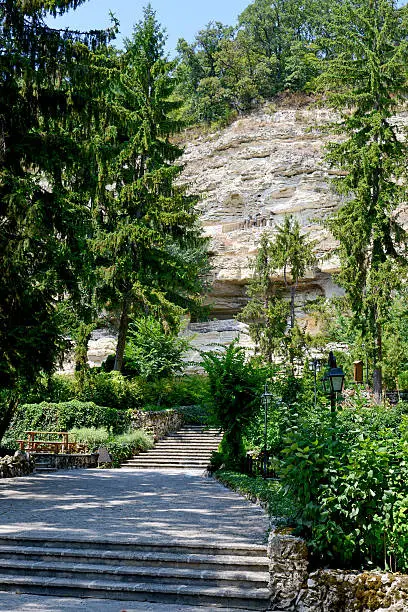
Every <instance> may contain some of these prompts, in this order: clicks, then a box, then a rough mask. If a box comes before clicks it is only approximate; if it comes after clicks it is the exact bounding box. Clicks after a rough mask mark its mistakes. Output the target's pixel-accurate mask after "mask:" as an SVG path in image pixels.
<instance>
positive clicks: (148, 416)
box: [131, 408, 185, 442]
mask: <svg viewBox="0 0 408 612" xmlns="http://www.w3.org/2000/svg"><path fill="white" fill-rule="evenodd" d="M184 422H185V419H184V416H183V415H182V414H180V413H179V412H177V411H176V410H172V409H171V408H169V409H168V410H157V411H148V412H145V411H143V410H134V411H133V412H132V416H131V424H132V428H133V429H144V430H146V431H147V432H148V433H150V434H151V435H152V436H153V438H154V441H155V442H157V440H160V439H161V438H164V437H165V436H167V435H168V434H169V433H171V432H173V431H177V430H178V429H180V427H182V425H183V424H184Z"/></svg>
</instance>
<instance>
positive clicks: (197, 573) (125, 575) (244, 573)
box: [0, 557, 269, 589]
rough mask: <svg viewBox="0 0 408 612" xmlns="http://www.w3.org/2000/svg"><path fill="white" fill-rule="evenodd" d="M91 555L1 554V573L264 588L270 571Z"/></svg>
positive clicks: (82, 579)
mask: <svg viewBox="0 0 408 612" xmlns="http://www.w3.org/2000/svg"><path fill="white" fill-rule="evenodd" d="M91 561H92V559H88V560H87V562H85V563H75V564H72V563H68V562H67V561H66V560H65V558H64V557H63V558H62V560H61V558H60V559H54V562H53V563H50V561H49V560H48V561H35V560H32V559H29V560H18V561H17V560H13V559H4V558H0V575H3V576H4V575H13V576H26V575H27V574H28V573H29V574H30V576H41V577H44V578H56V579H59V578H70V577H72V578H73V579H77V578H78V579H79V580H81V581H84V580H86V581H94V580H100V579H103V580H107V581H110V582H121V583H129V582H133V583H136V582H144V583H151V582H157V581H158V580H159V581H160V583H161V584H170V585H176V584H177V583H180V584H181V585H193V586H194V585H195V586H197V584H198V583H199V584H200V586H203V585H208V586H212V587H217V586H221V587H225V586H232V587H233V586H237V583H238V584H239V587H240V589H257V588H265V586H266V585H267V584H268V580H269V574H268V572H261V571H255V572H254V571H252V572H251V571H248V570H246V569H241V570H240V571H231V570H224V569H223V568H221V567H220V568H218V569H216V570H202V569H201V568H200V569H197V568H175V567H143V566H136V565H134V566H128V565H123V564H122V563H120V562H119V560H118V563H116V564H114V565H108V564H104V565H99V564H98V563H96V562H95V561H96V560H95V559H93V561H94V562H93V563H92V562H91Z"/></svg>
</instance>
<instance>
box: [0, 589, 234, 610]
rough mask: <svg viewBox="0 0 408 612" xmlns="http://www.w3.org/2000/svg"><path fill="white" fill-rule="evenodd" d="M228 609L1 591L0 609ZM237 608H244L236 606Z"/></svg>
mask: <svg viewBox="0 0 408 612" xmlns="http://www.w3.org/2000/svg"><path fill="white" fill-rule="evenodd" d="M40 610H41V612H198V610H199V612H230V609H229V608H206V607H200V608H197V607H196V606H179V605H172V604H158V603H149V602H147V601H136V602H129V601H113V600H112V599H75V598H73V597H41V596H37V595H26V594H24V593H22V594H19V595H14V594H11V593H4V592H1V591H0V611H1V612H39V611H40ZM237 612H245V610H239V611H237Z"/></svg>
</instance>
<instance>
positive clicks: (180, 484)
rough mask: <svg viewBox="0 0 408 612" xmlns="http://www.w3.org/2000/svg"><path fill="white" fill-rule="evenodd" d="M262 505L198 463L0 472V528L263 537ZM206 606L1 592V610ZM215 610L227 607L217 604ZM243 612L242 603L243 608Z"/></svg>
mask: <svg viewBox="0 0 408 612" xmlns="http://www.w3.org/2000/svg"><path fill="white" fill-rule="evenodd" d="M267 528H268V520H267V517H266V515H265V513H264V511H263V510H262V509H261V508H258V507H257V506H254V505H253V504H251V503H250V502H248V501H247V500H245V499H243V498H242V497H240V496H239V495H237V494H236V493H233V492H232V491H229V490H227V489H225V488H224V487H223V486H222V485H220V484H219V483H218V482H217V481H215V480H213V479H211V478H207V477H205V476H204V475H203V473H202V471H198V470H188V471H180V470H160V471H152V470H135V469H131V468H122V469H120V470H70V471H59V472H56V473H51V474H34V475H32V476H27V477H22V478H14V479H2V480H0V536H1V535H11V536H19V535H21V536H26V537H27V536H30V535H35V536H36V537H38V536H40V537H41V536H43V537H44V538H47V537H49V538H51V539H52V538H58V539H59V538H62V539H64V538H65V539H67V540H69V539H72V538H76V539H78V538H79V539H84V540H92V541H95V540H98V539H101V540H103V539H109V540H114V541H125V542H128V541H130V542H131V541H136V542H137V541H144V542H145V541H149V542H155V541H156V542H162V541H170V542H178V543H183V542H184V543H185V542H200V543H201V542H211V543H220V544H226V543H227V544H234V543H243V544H246V543H255V544H262V543H265V541H266V530H267ZM39 610H42V611H45V612H77V611H78V612H80V611H84V612H125V611H126V612H132V611H134V612H194V611H195V610H200V612H210V611H211V610H214V608H209V607H208V608H207V607H205V606H204V607H199V608H198V607H196V606H191V605H185V606H181V605H171V604H163V603H162V604H160V603H148V602H130V601H115V600H97V599H74V598H70V597H67V598H65V597H55V596H54V597H51V596H43V597H41V596H38V595H28V594H20V593H6V592H0V612H38V611H39ZM217 612H228V610H227V609H225V608H217ZM241 612H242V611H241Z"/></svg>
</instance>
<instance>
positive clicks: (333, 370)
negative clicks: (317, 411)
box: [322, 351, 345, 419]
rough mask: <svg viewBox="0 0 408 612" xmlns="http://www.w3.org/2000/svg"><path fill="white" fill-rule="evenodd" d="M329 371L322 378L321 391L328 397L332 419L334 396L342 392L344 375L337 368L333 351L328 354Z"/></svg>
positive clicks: (334, 410)
mask: <svg viewBox="0 0 408 612" xmlns="http://www.w3.org/2000/svg"><path fill="white" fill-rule="evenodd" d="M328 365H329V368H330V369H329V370H328V372H327V373H326V374H325V376H324V378H323V381H322V382H323V389H324V392H325V393H327V394H328V395H330V411H331V413H332V418H333V419H334V414H335V412H336V396H337V393H341V392H342V390H343V384H344V378H345V374H344V372H343V370H342V369H341V368H338V367H337V363H336V358H335V356H334V355H333V351H330V353H329V362H328Z"/></svg>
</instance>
